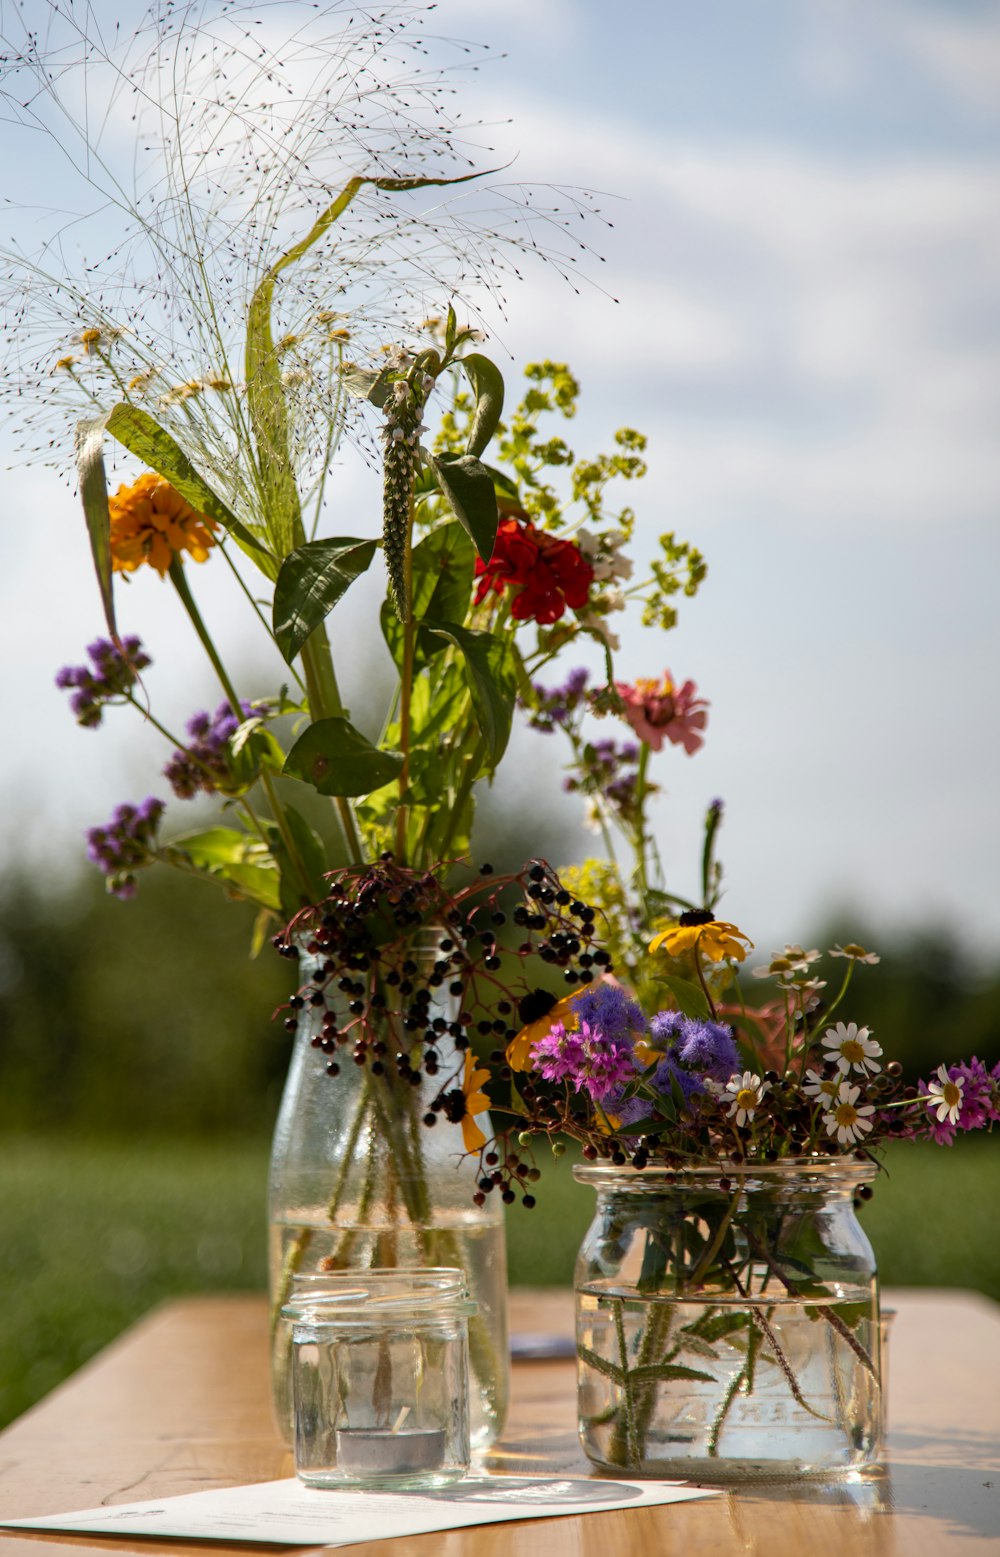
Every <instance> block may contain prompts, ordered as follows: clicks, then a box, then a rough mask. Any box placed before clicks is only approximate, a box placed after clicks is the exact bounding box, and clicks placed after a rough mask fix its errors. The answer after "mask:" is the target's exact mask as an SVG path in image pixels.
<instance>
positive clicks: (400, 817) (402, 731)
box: [396, 486, 416, 864]
mask: <svg viewBox="0 0 1000 1557" xmlns="http://www.w3.org/2000/svg"><path fill="white" fill-rule="evenodd" d="M403 571H404V578H405V586H404V587H405V591H406V599H407V601H408V602H409V608H408V610H407V613H406V620H405V621H404V622H403V664H402V668H401V670H400V673H399V676H400V679H399V749H400V751H401V752H402V754H403V766H402V768H401V769H400V772H399V809H398V811H397V812H396V859H397V861H398V862H399V863H400V864H405V862H406V827H407V822H408V820H409V814H410V807H409V802H408V801H407V799H406V793H407V790H408V789H409V784H410V737H411V725H410V700H411V698H412V695H413V658H414V647H415V643H416V624H415V623H414V620H413V607H412V601H413V491H412V486H411V490H410V516H409V522H408V523H407V527H406V550H405V552H404V557H403Z"/></svg>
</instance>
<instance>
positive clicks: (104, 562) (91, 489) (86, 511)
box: [75, 416, 118, 642]
mask: <svg viewBox="0 0 1000 1557" xmlns="http://www.w3.org/2000/svg"><path fill="white" fill-rule="evenodd" d="M106 421H107V418H106V417H103V416H99V417H97V418H95V419H94V420H93V421H87V422H77V424H76V434H75V441H76V469H77V477H78V479H79V482H80V498H81V501H82V503H83V516H84V518H85V519H86V521H87V533H88V534H89V536H90V553H91V556H92V557H93V559H94V570H95V572H96V573H97V585H98V588H99V589H100V591H101V603H102V604H103V606H104V620H105V621H106V622H107V624H108V631H109V633H110V634H111V636H112V638H113V639H114V640H115V642H117V641H118V629H117V628H116V626H115V596H114V589H113V587H112V582H111V516H110V514H109V512H108V482H107V477H106V476H105V474H104V452H103V443H104V429H105V424H106Z"/></svg>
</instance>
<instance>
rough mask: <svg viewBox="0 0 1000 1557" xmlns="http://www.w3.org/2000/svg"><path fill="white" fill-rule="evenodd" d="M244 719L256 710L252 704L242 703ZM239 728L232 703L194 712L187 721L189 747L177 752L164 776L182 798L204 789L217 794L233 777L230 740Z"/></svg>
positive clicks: (190, 797) (206, 791)
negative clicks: (213, 711)
mask: <svg viewBox="0 0 1000 1557" xmlns="http://www.w3.org/2000/svg"><path fill="white" fill-rule="evenodd" d="M240 708H241V709H242V712H243V717H244V719H249V718H250V716H251V714H252V713H253V712H254V705H253V704H252V703H247V702H242V703H241V704H240ZM239 727H240V720H238V719H237V717H236V714H235V713H234V711H233V709H232V707H231V706H230V704H229V703H220V704H219V706H218V708H217V709H216V710H215V713H214V714H208V713H206V712H205V711H204V710H202V711H201V712H199V713H196V714H192V716H191V718H190V719H189V720H188V722H187V733H188V735H189V736H190V737H191V744H190V746H182V747H180V748H179V750H177V751H175V752H174V754H173V756H172V757H171V759H170V761H169V762H168V763H167V765H166V767H165V768H164V769H163V776H164V778H165V779H166V780H167V782H168V783H169V785H170V787H171V789H172V790H173V792H174V794H175V795H176V796H177V798H178V799H179V800H191V799H193V798H194V796H195V795H196V794H197V793H198V792H199V790H204V792H205V794H206V795H214V794H215V792H216V790H219V789H223V790H224V789H226V788H227V787H229V786H230V785H231V783H232V780H233V764H232V754H231V752H230V748H229V743H230V741H231V740H232V738H233V736H234V735H235V734H236V731H237V730H238V729H239Z"/></svg>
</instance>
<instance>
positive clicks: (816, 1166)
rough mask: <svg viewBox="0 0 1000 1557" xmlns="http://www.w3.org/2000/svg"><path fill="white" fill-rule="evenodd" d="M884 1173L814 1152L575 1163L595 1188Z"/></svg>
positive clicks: (852, 1179) (581, 1178)
mask: <svg viewBox="0 0 1000 1557" xmlns="http://www.w3.org/2000/svg"><path fill="white" fill-rule="evenodd" d="M880 1172H881V1168H880V1165H879V1164H878V1163H877V1162H873V1161H872V1160H871V1158H869V1157H851V1156H848V1155H846V1154H845V1155H840V1156H823V1157H821V1156H814V1157H785V1158H783V1159H782V1160H781V1161H780V1162H748V1161H744V1162H739V1163H735V1162H727V1161H725V1160H722V1161H719V1162H717V1163H697V1164H693V1165H691V1166H689V1167H679V1168H670V1167H667V1166H666V1165H664V1166H659V1165H656V1166H653V1165H650V1166H649V1167H646V1168H633V1167H631V1166H628V1165H626V1166H623V1167H615V1166H614V1164H612V1163H600V1162H582V1163H576V1164H574V1167H573V1177H574V1178H575V1179H576V1181H577V1183H578V1184H589V1185H591V1187H592V1188H594V1189H600V1188H602V1187H607V1188H611V1189H622V1190H625V1191H631V1190H641V1189H642V1187H643V1186H644V1185H646V1186H648V1187H649V1188H650V1189H658V1190H669V1189H673V1188H676V1187H678V1186H680V1187H681V1188H684V1187H690V1186H693V1185H702V1186H708V1185H710V1184H717V1183H718V1181H719V1180H720V1179H728V1180H729V1181H730V1183H731V1185H732V1188H733V1189H738V1188H741V1187H747V1186H749V1185H751V1184H754V1185H757V1184H770V1185H773V1186H775V1187H777V1186H778V1185H786V1186H791V1185H794V1184H797V1183H798V1184H805V1185H808V1186H810V1187H813V1186H815V1187H816V1188H819V1187H820V1186H821V1185H823V1184H835V1183H837V1182H838V1181H846V1182H849V1183H851V1184H866V1183H869V1182H870V1181H871V1180H872V1179H874V1178H876V1177H877V1175H878V1174H879V1173H880Z"/></svg>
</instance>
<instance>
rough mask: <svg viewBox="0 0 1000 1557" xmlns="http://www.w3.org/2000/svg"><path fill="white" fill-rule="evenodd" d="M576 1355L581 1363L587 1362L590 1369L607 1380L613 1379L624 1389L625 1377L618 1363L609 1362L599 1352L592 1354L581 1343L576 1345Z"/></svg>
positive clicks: (587, 1347) (588, 1348)
mask: <svg viewBox="0 0 1000 1557" xmlns="http://www.w3.org/2000/svg"><path fill="white" fill-rule="evenodd" d="M576 1354H577V1356H578V1357H579V1359H580V1361H581V1362H585V1363H586V1364H587V1367H588V1368H593V1370H594V1372H595V1373H603V1374H604V1377H605V1378H607V1379H613V1380H614V1382H615V1383H616V1384H617V1385H618V1387H619V1388H620V1389H621V1388H624V1385H625V1375H624V1373H623V1372H622V1370H621V1368H619V1367H618V1366H617V1364H616V1363H613V1362H609V1361H608V1359H607V1358H606V1357H600V1356H598V1354H597V1352H592V1351H591V1350H590V1347H589V1346H581V1344H580V1342H579V1341H578V1342H577V1343H576ZM630 1377H631V1375H630Z"/></svg>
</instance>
